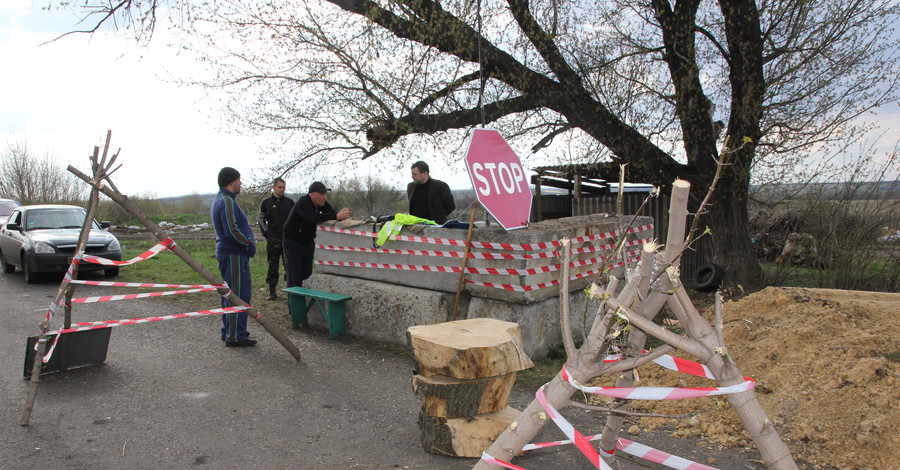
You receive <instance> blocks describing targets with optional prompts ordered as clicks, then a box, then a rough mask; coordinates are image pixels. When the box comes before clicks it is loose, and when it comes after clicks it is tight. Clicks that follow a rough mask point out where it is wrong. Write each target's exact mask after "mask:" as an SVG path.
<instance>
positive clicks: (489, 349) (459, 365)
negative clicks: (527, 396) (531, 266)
mask: <svg viewBox="0 0 900 470" xmlns="http://www.w3.org/2000/svg"><path fill="white" fill-rule="evenodd" d="M407 333H408V335H409V340H410V344H411V345H412V348H413V353H414V354H415V357H416V362H417V363H418V369H419V370H418V374H416V375H414V376H413V380H412V385H413V390H414V391H415V394H416V397H418V399H419V400H420V401H421V402H422V411H421V413H420V414H419V428H420V429H421V430H422V447H423V448H424V449H425V450H426V451H428V452H431V453H433V454H439V455H450V456H456V457H481V453H482V452H483V451H485V450H487V449H488V447H490V445H491V444H492V443H493V442H494V440H495V439H496V438H497V436H499V435H500V433H501V432H503V430H505V429H506V428H507V427H508V426H509V425H510V424H511V423H512V422H513V421H515V419H516V418H517V417H518V416H519V411H517V410H516V409H514V408H511V407H509V406H507V404H508V403H509V396H510V393H511V392H512V388H513V384H515V381H516V373H517V372H518V371H520V370H524V369H528V368H530V367H532V366H534V364H533V363H532V362H531V359H529V358H528V356H527V355H525V352H524V350H523V349H522V334H521V331H520V330H519V325H518V324H516V323H510V322H505V321H501V320H495V319H492V318H475V319H470V320H459V321H452V322H447V323H439V324H435V325H422V326H413V327H410V328H409V329H408V330H407Z"/></svg>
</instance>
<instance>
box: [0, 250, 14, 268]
mask: <svg viewBox="0 0 900 470" xmlns="http://www.w3.org/2000/svg"><path fill="white" fill-rule="evenodd" d="M0 266H2V267H3V272H5V273H6V274H9V273H14V272H16V265H14V264H9V263H7V262H6V258H4V257H3V252H2V251H0Z"/></svg>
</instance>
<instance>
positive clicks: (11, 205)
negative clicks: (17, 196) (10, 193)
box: [0, 199, 21, 223]
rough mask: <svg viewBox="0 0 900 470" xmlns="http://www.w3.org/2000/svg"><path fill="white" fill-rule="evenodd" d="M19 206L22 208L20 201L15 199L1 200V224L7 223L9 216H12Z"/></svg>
mask: <svg viewBox="0 0 900 470" xmlns="http://www.w3.org/2000/svg"><path fill="white" fill-rule="evenodd" d="M19 206H21V204H19V201H16V200H14V199H0V223H6V219H7V218H8V217H9V214H12V211H13V209H15V208H16V207H19Z"/></svg>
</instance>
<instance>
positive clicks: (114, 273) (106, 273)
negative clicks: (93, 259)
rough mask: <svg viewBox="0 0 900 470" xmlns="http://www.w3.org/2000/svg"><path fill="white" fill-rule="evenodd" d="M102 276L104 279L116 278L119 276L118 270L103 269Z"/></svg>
mask: <svg viewBox="0 0 900 470" xmlns="http://www.w3.org/2000/svg"><path fill="white" fill-rule="evenodd" d="M103 275H104V276H106V277H116V276H118V275H119V268H109V269H104V270H103Z"/></svg>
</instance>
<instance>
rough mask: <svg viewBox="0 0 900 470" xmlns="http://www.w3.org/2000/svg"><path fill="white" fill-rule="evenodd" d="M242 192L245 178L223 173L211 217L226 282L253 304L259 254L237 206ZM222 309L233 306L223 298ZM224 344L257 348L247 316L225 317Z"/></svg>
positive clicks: (227, 171)
mask: <svg viewBox="0 0 900 470" xmlns="http://www.w3.org/2000/svg"><path fill="white" fill-rule="evenodd" d="M240 192H241V174H240V173H239V172H238V171H237V170H235V169H234V168H231V167H227V166H226V167H225V168H222V169H221V170H220V171H219V192H218V193H217V194H216V197H215V199H213V203H212V208H211V209H210V216H211V217H212V222H213V228H215V230H216V262H218V264H219V272H220V273H221V274H222V280H223V281H225V282H226V283H227V284H228V287H230V288H231V291H232V292H234V294H235V295H237V296H238V297H240V298H241V300H243V301H244V302H247V304H250V294H251V287H250V258H251V257H252V256H253V255H254V254H256V240H255V239H254V237H253V229H252V228H251V227H250V222H248V221H247V216H246V215H245V214H244V211H242V210H241V208H240V207H239V206H238V205H237V201H235V196H237V195H238V194H240ZM222 306H223V307H228V306H231V302H229V301H228V299H226V298H225V297H222ZM222 341H225V346H228V347H230V348H246V347H250V346H254V345H256V340H252V339H250V333H249V332H247V314H246V313H243V312H242V313H226V314H224V315H222Z"/></svg>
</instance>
